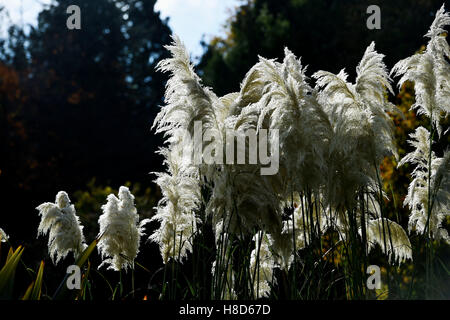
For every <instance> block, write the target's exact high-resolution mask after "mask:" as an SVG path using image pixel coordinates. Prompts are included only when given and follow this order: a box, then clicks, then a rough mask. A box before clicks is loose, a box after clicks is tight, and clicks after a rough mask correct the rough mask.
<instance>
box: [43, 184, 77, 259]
mask: <svg viewBox="0 0 450 320" xmlns="http://www.w3.org/2000/svg"><path fill="white" fill-rule="evenodd" d="M36 209H37V210H39V215H40V216H41V222H40V224H39V227H38V236H39V235H41V234H42V235H46V234H47V233H48V232H49V231H50V233H49V238H48V252H49V254H50V257H51V259H52V261H53V263H54V264H57V263H58V262H59V260H61V259H63V258H65V257H66V256H67V254H68V253H69V252H71V251H72V252H73V253H74V256H75V259H77V257H78V256H79V255H80V253H81V252H82V251H83V250H84V249H85V248H86V244H85V243H84V236H83V226H82V225H81V224H80V220H79V218H78V216H77V215H76V212H75V207H74V205H71V204H70V199H69V196H68V195H67V193H66V192H64V191H60V192H58V194H57V195H56V201H55V203H51V202H46V203H43V204H41V205H40V206H38V207H37V208H36ZM55 256H56V261H55Z"/></svg>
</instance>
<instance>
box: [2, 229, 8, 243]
mask: <svg viewBox="0 0 450 320" xmlns="http://www.w3.org/2000/svg"><path fill="white" fill-rule="evenodd" d="M8 239H9V237H8V235H7V234H6V232H5V231H3V229H2V228H0V241H1V242H6V241H8Z"/></svg>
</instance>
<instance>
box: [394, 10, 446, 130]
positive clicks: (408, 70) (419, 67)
mask: <svg viewBox="0 0 450 320" xmlns="http://www.w3.org/2000/svg"><path fill="white" fill-rule="evenodd" d="M448 25H450V15H449V13H445V9H444V5H442V7H441V9H439V11H438V12H437V13H436V16H435V19H434V21H433V24H432V25H431V28H430V30H429V31H428V33H427V34H426V37H428V38H430V41H429V42H428V45H427V49H426V50H425V51H424V52H422V53H416V54H415V55H413V56H411V57H409V58H406V59H404V60H401V61H399V62H398V63H397V64H396V65H395V66H394V68H393V69H392V71H391V74H394V75H395V76H402V78H401V79H400V81H399V82H398V85H399V87H401V86H402V84H403V83H404V82H405V81H411V82H414V90H415V100H416V102H415V103H414V104H413V105H412V106H411V108H412V109H416V110H417V114H424V115H426V116H427V117H428V118H430V119H431V120H432V123H433V125H434V126H435V127H436V129H437V131H438V133H439V135H441V128H440V120H441V119H442V118H443V117H445V116H448V114H449V113H450V64H449V63H448V62H447V61H446V59H445V57H447V58H450V48H449V45H448V43H447V41H446V39H445V37H444V36H443V33H444V32H445V29H444V28H445V27H446V26H448Z"/></svg>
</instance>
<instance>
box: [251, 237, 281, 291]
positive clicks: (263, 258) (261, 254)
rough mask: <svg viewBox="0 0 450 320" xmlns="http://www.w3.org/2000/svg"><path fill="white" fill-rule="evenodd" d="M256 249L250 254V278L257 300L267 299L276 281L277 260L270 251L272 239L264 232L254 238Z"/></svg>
mask: <svg viewBox="0 0 450 320" xmlns="http://www.w3.org/2000/svg"><path fill="white" fill-rule="evenodd" d="M253 241H255V249H253V250H252V252H251V254H250V277H251V279H250V280H251V281H252V285H253V290H254V292H255V298H256V299H258V298H262V297H267V296H268V295H269V294H270V290H271V286H270V285H271V284H272V282H273V281H274V280H275V279H274V277H273V269H274V267H275V258H274V257H273V255H272V252H271V251H270V247H271V245H272V244H271V239H270V238H269V237H268V236H267V235H266V234H264V233H263V232H261V231H260V232H258V233H257V234H256V235H255V236H254V237H253Z"/></svg>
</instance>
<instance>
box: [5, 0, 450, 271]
mask: <svg viewBox="0 0 450 320" xmlns="http://www.w3.org/2000/svg"><path fill="white" fill-rule="evenodd" d="M159 1H164V0H159ZM155 2H156V0H140V1H138V0H122V1H121V0H117V1H112V0H95V1H92V0H58V1H57V2H56V4H55V5H54V6H51V7H50V8H49V9H48V10H43V11H42V12H41V13H40V14H39V23H38V26H37V27H36V28H32V29H31V31H30V32H29V33H27V34H25V33H24V32H23V30H21V29H20V27H18V26H11V27H10V29H9V35H8V37H6V38H5V39H2V41H1V43H0V170H1V171H0V227H2V228H3V229H4V230H5V231H6V232H7V233H8V234H9V235H10V237H11V240H12V242H13V244H15V245H17V244H24V245H25V246H27V247H28V248H31V249H32V250H28V251H29V252H27V254H25V256H24V258H25V260H27V261H28V262H29V264H30V266H31V267H33V268H36V266H37V264H38V262H39V260H40V259H42V257H44V256H45V255H46V250H47V248H46V245H45V243H46V238H42V239H40V240H38V241H36V232H37V226H38V222H39V217H38V215H37V211H36V210H35V207H36V206H38V205H39V204H40V203H42V202H45V201H54V197H55V195H56V193H57V192H58V191H59V190H65V191H67V192H68V193H69V195H70V196H71V197H72V200H73V201H74V202H76V203H77V211H78V213H79V215H80V217H81V220H82V223H83V224H84V225H85V230H86V235H87V238H88V239H87V240H88V241H91V240H92V239H93V237H94V236H95V235H96V233H97V232H98V227H97V225H96V223H97V219H98V216H99V215H100V214H101V212H100V205H101V204H103V203H104V202H105V201H106V200H105V199H106V195H107V194H108V193H109V192H113V191H114V190H116V189H118V187H119V186H120V185H122V184H125V183H127V182H128V185H130V187H133V191H134V193H135V194H136V196H137V198H138V199H137V200H138V201H137V202H138V208H139V209H140V211H141V214H142V215H143V216H150V215H151V214H152V210H151V208H152V207H153V206H154V205H155V203H156V201H157V199H158V197H159V195H158V190H157V188H156V187H155V186H154V185H153V184H152V180H153V177H152V176H151V175H149V172H151V171H159V170H162V169H163V168H162V164H161V159H160V158H159V157H158V156H157V155H156V154H155V151H156V150H157V148H158V146H159V145H161V141H162V140H161V138H160V137H158V136H156V135H155V134H154V132H151V130H150V128H151V124H152V122H153V118H154V116H155V115H156V113H157V112H158V109H159V107H158V106H159V105H161V104H162V103H163V94H164V86H165V81H166V80H167V79H166V76H165V75H164V74H161V73H159V72H156V71H155V66H156V64H157V62H158V61H160V59H162V58H165V57H166V56H167V53H166V51H165V50H164V49H163V45H165V44H168V43H169V42H170V34H171V30H170V29H169V27H168V25H167V20H161V19H160V16H159V13H158V12H155V11H154V5H155ZM442 3H443V0H416V1H411V0H396V1H392V0H390V1H389V0H379V1H373V0H370V1H365V0H361V1H356V0H284V1H280V0H252V1H242V4H241V6H240V7H238V8H235V10H234V11H233V12H232V15H231V16H230V19H229V21H228V23H227V26H226V29H227V31H228V34H227V36H226V37H224V38H214V39H212V41H211V42H209V43H204V44H203V45H204V49H205V52H204V55H203V56H202V57H201V60H200V63H199V65H198V66H197V67H198V68H197V69H198V71H199V73H200V75H201V76H202V78H203V79H204V82H205V84H206V85H208V86H211V87H212V88H213V90H214V91H215V92H216V93H217V94H220V95H222V94H225V93H228V92H231V91H236V90H238V89H239V83H240V81H241V80H242V79H243V77H244V75H245V73H246V72H247V71H248V70H249V69H250V67H251V66H252V65H253V64H254V63H255V62H257V59H258V55H261V56H264V57H267V58H277V57H278V58H281V57H282V56H283V49H284V47H285V46H287V47H289V48H290V50H291V51H293V52H294V53H295V54H296V55H297V56H301V57H302V62H303V64H306V65H308V66H309V67H308V70H309V71H308V74H309V75H311V74H312V73H313V72H315V71H317V70H319V69H322V70H328V71H332V72H338V71H339V70H340V69H341V68H343V67H346V70H347V71H348V72H349V74H350V79H352V78H353V76H354V74H355V72H354V70H355V67H356V65H357V63H358V62H359V60H360V58H361V56H362V55H363V53H364V50H365V48H366V47H367V45H369V44H370V42H371V41H375V42H376V49H377V50H378V51H379V52H382V53H384V54H385V55H386V60H385V61H386V64H387V65H388V67H389V68H391V67H392V66H393V65H394V63H395V62H397V61H398V60H400V59H403V58H405V57H407V56H410V55H411V54H413V53H414V52H416V51H417V50H419V49H420V48H421V46H422V45H423V44H425V43H426V40H425V39H424V38H423V35H424V34H425V33H426V31H427V30H428V28H429V25H430V24H431V22H432V20H433V18H434V13H435V12H436V11H437V10H438V9H439V8H440V6H441V5H442ZM72 4H76V5H78V6H79V7H80V8H81V12H82V29H81V30H73V31H70V30H67V28H66V19H67V17H68V15H67V14H66V8H67V7H68V6H69V5H72ZM372 4H377V5H379V6H380V8H381V17H382V19H381V24H382V28H381V30H368V29H367V28H366V20H367V18H368V15H367V14H366V9H367V7H368V6H369V5H372ZM448 9H450V6H449V5H448V4H447V10H448ZM0 23H5V22H4V21H0ZM206 31H207V30H205V32H206ZM391 98H392V99H393V100H395V98H394V97H391ZM403 143H404V141H403ZM400 182H401V183H402V184H403V185H404V184H405V183H407V179H406V178H405V179H403V180H401V179H400ZM109 186H110V187H109ZM144 247H149V246H148V245H146V246H144ZM143 250H144V251H146V250H149V252H150V258H147V261H146V262H148V264H150V265H151V264H152V263H155V264H156V263H158V264H159V263H160V257H159V255H158V252H157V246H156V245H154V244H153V245H152V248H151V249H148V248H144V249H143ZM47 260H48V258H47ZM155 261H156V262H155ZM69 264H70V263H69ZM48 266H49V268H52V267H51V266H50V263H49V264H48ZM153 271H154V270H153Z"/></svg>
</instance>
